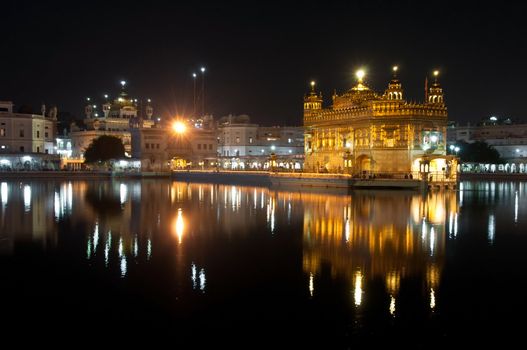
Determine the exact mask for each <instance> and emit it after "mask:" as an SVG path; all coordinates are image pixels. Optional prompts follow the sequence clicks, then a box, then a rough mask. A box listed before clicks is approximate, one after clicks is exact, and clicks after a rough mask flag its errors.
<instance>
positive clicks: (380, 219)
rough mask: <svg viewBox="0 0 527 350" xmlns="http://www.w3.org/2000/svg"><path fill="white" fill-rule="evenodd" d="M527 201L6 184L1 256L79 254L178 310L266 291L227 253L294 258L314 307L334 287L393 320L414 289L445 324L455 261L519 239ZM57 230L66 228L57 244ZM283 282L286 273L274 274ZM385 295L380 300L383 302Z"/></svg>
mask: <svg viewBox="0 0 527 350" xmlns="http://www.w3.org/2000/svg"><path fill="white" fill-rule="evenodd" d="M526 195H527V193H526V189H525V186H521V184H518V183H494V182H492V183H478V182H465V183H462V184H460V190H459V191H458V192H432V193H428V194H422V193H417V192H396V191H378V192H376V191H364V192H355V193H352V194H342V193H333V194H332V193H327V192H326V193H324V192H316V191H313V192H298V191H287V190H283V189H268V188H261V187H243V186H232V185H217V184H216V185H212V184H188V183H182V182H170V181H129V182H123V181H119V182H112V181H103V182H97V181H91V182H83V181H65V182H56V183H55V182H39V181H33V182H30V181H26V182H22V183H20V182H2V183H1V185H0V196H1V201H2V211H1V213H0V225H1V226H0V238H2V241H1V242H2V243H1V244H2V245H1V246H0V248H1V249H0V253H1V254H2V255H5V256H13V255H16V254H17V253H16V249H15V247H16V246H17V245H19V244H20V245H24V244H37V245H40V246H41V247H42V248H43V250H44V251H46V252H47V254H50V255H53V254H54V252H55V251H58V250H61V249H66V250H71V251H73V252H74V251H81V252H82V253H80V255H82V256H81V258H82V259H83V260H84V261H85V262H87V263H88V264H89V266H93V268H96V267H97V266H102V267H103V269H102V272H100V271H98V272H97V273H102V274H107V275H108V276H115V277H118V280H121V281H126V280H128V279H131V278H138V279H141V278H147V277H148V278H150V276H151V275H156V276H157V277H156V278H159V279H161V280H174V281H175V282H174V283H176V284H177V288H175V287H174V288H173V290H174V292H173V296H174V298H176V297H177V298H178V300H181V298H182V299H183V300H185V296H187V297H188V295H189V294H188V293H195V295H200V296H199V298H204V297H209V296H211V295H212V297H214V295H215V293H222V292H221V291H222V290H223V291H224V290H229V291H230V292H233V291H232V290H231V289H229V288H228V287H227V286H238V287H236V288H243V286H246V285H256V286H258V288H262V289H264V290H265V288H266V287H265V283H263V280H262V281H260V280H254V279H257V278H259V277H258V276H259V275H258V274H257V273H254V271H253V273H252V274H246V275H245V274H244V275H242V276H239V275H237V274H236V272H233V271H236V269H237V268H239V269H240V270H243V268H244V265H249V266H250V265H251V264H252V263H253V261H252V260H251V259H253V256H246V255H245V256H244V255H243V254H242V252H243V251H234V253H233V251H231V250H229V249H234V248H232V247H238V249H241V248H240V247H242V246H244V245H250V244H251V243H250V242H255V243H254V244H255V245H256V246H258V249H257V250H256V252H258V254H264V255H263V257H259V259H262V260H259V261H258V268H257V270H256V271H259V270H263V271H267V270H266V269H267V267H266V265H270V266H274V265H273V264H277V263H278V262H277V261H283V260H280V259H278V257H279V256H282V255H285V256H288V254H290V260H288V261H287V265H288V266H287V267H289V266H298V271H299V273H301V274H302V276H301V278H300V279H291V280H292V281H297V280H302V281H303V282H302V283H301V285H300V286H299V288H301V289H302V290H303V291H304V295H305V296H306V297H307V298H309V300H311V301H313V302H315V301H317V300H318V301H320V300H325V299H324V298H328V290H331V288H333V287H331V288H330V287H329V286H328V285H329V284H328V283H329V282H328V281H332V282H331V283H335V285H337V286H339V287H338V288H342V289H344V290H345V293H344V294H343V295H344V296H345V297H343V299H342V300H343V301H342V307H344V308H345V307H349V309H350V312H358V310H360V312H366V311H365V310H368V307H370V306H371V305H372V303H380V304H382V309H383V310H384V313H385V314H386V315H387V316H390V317H392V318H394V319H397V318H398V317H399V315H400V314H401V313H404V311H405V307H407V306H405V304H404V303H401V300H404V298H402V294H404V292H403V288H402V287H401V286H403V285H404V284H405V283H408V281H413V282H415V283H414V285H416V286H418V289H419V293H420V294H419V295H420V297H422V298H423V300H422V303H421V304H420V305H421V307H422V309H423V310H427V311H428V312H429V313H431V314H432V313H433V314H437V311H438V309H439V310H440V309H441V307H442V305H445V304H447V303H448V300H442V297H443V295H442V291H441V283H442V279H443V275H444V270H445V266H446V260H447V255H448V253H449V251H450V250H451V249H455V244H456V243H457V242H458V241H462V240H463V239H467V238H465V237H464V236H466V235H469V234H470V235H471V236H473V237H474V238H471V239H476V240H477V239H481V240H483V241H484V242H488V243H489V244H490V245H489V246H487V247H488V249H493V248H495V247H497V246H499V243H500V239H501V237H503V236H505V235H507V234H511V233H510V232H508V231H507V230H504V229H502V227H506V226H508V225H509V224H521V223H522V218H523V217H525V214H527V211H526V209H525V208H526V198H527V197H526ZM475 204H478V205H481V204H483V207H476V206H474V205H475ZM473 208H478V209H473ZM470 210H477V211H478V215H479V216H480V217H483V219H482V220H483V222H482V223H481V225H480V226H477V228H476V226H475V225H476V224H477V223H476V222H474V221H473V220H474V218H472V219H471V218H468V217H467V216H466V215H468V214H465V213H466V212H468V211H470ZM59 228H64V229H63V230H62V233H61V234H60V235H59V234H58V231H59ZM514 232H519V231H514ZM72 237H77V238H81V239H76V240H73V239H71V238H72ZM283 237H285V238H283ZM278 238H280V239H282V241H280V240H279V239H278ZM284 239H285V240H287V241H288V242H296V243H291V244H293V245H295V244H296V245H298V248H299V251H300V255H295V254H294V251H293V252H290V251H287V252H284V251H281V250H280V249H285V248H283V242H284V241H283V240H284ZM295 239H297V240H296V241H295ZM99 243H100V244H99ZM261 243H263V244H261ZM76 244H78V245H82V247H80V246H75V245H76ZM485 244H487V243H485ZM79 248H80V250H79ZM288 249H289V248H288ZM275 250H276V251H280V252H281V253H280V254H278V253H275V252H274V251H275ZM226 251H229V252H230V253H229V254H228V253H226ZM237 254H238V255H239V256H240V258H238V256H237ZM242 256H243V259H246V260H241V259H242ZM238 259H240V260H238ZM254 259H256V257H254ZM228 260H232V261H234V262H229V263H228V264H231V265H229V266H231V268H230V269H228V270H222V268H221V267H222V265H223V264H227V262H226V261H228ZM255 261H256V260H255ZM254 263H255V264H256V262H254ZM160 266H162V267H163V269H166V270H163V269H161V270H160ZM269 269H270V268H269ZM285 270H287V269H286V266H280V268H275V269H270V270H269V271H267V273H270V274H271V273H272V274H273V275H276V274H277V275H280V274H281V273H284V271H285ZM159 271H161V272H159ZM271 271H272V272H271ZM295 271H296V270H295ZM253 276H254V277H253ZM244 279H245V281H244ZM240 281H241V282H240ZM290 283H296V282H290ZM232 288H235V287H232ZM291 288H293V287H291ZM335 288H336V287H335ZM379 288H382V294H383V295H384V297H385V298H384V299H382V300H380V299H379V298H378V297H377V296H376V295H379V293H378V291H379ZM205 292H206V293H205ZM374 292H375V293H374ZM223 293H227V292H225V291H224V292H223ZM352 310H356V311H352Z"/></svg>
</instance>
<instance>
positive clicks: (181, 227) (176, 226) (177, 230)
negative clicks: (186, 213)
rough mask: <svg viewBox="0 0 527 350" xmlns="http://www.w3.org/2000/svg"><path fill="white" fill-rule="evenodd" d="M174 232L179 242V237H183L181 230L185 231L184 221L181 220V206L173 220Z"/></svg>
mask: <svg viewBox="0 0 527 350" xmlns="http://www.w3.org/2000/svg"><path fill="white" fill-rule="evenodd" d="M173 227H174V233H175V234H176V237H177V239H178V243H179V244H181V238H182V237H183V232H184V231H185V222H184V221H183V212H182V211H181V208H179V209H178V211H177V217H176V220H175V222H174V226H173Z"/></svg>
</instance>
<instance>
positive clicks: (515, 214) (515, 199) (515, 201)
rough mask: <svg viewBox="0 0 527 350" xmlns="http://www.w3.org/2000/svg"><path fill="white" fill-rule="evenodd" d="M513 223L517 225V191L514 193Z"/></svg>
mask: <svg viewBox="0 0 527 350" xmlns="http://www.w3.org/2000/svg"><path fill="white" fill-rule="evenodd" d="M514 223H518V191H516V192H515V193H514Z"/></svg>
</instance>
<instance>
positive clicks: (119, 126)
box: [70, 82, 154, 158]
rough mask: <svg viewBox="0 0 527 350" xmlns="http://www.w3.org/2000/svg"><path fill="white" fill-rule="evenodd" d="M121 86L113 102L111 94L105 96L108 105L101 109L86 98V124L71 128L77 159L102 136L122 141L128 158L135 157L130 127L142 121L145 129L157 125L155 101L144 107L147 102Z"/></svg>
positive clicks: (74, 153)
mask: <svg viewBox="0 0 527 350" xmlns="http://www.w3.org/2000/svg"><path fill="white" fill-rule="evenodd" d="M121 85H122V89H121V92H120V94H119V96H118V97H117V98H116V99H115V100H114V101H113V102H110V101H108V95H105V102H104V103H103V104H102V106H100V107H99V106H98V105H97V104H93V102H94V101H92V100H91V99H90V98H87V99H86V100H87V101H86V102H87V105H86V106H85V108H84V112H85V116H86V118H85V119H84V123H83V125H76V124H74V125H72V127H71V133H70V136H71V139H72V143H73V152H72V156H73V157H74V158H83V156H84V152H85V151H86V149H87V148H88V146H89V145H90V144H91V143H92V141H93V140H94V139H95V138H97V137H99V136H102V135H109V136H115V137H118V138H120V139H121V140H122V142H123V145H124V150H125V153H126V155H127V156H128V157H130V156H131V154H132V140H131V134H130V125H131V124H133V123H136V122H137V120H138V118H141V119H142V123H143V125H144V126H145V127H149V126H151V125H153V124H154V121H153V120H152V115H153V108H152V106H151V100H150V99H148V100H146V101H145V103H144V108H142V106H143V101H138V100H137V99H133V98H130V97H129V96H128V93H127V92H126V90H125V82H121Z"/></svg>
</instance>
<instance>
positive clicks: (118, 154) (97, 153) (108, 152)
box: [84, 135, 124, 163]
mask: <svg viewBox="0 0 527 350" xmlns="http://www.w3.org/2000/svg"><path fill="white" fill-rule="evenodd" d="M123 157H124V145H123V142H122V141H121V139H120V138H118V137H115V136H108V135H102V136H99V137H97V138H96V139H94V140H93V141H92V143H91V144H90V145H89V146H88V148H87V149H86V152H84V159H85V162H86V163H96V162H106V161H108V160H110V159H119V158H123Z"/></svg>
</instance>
